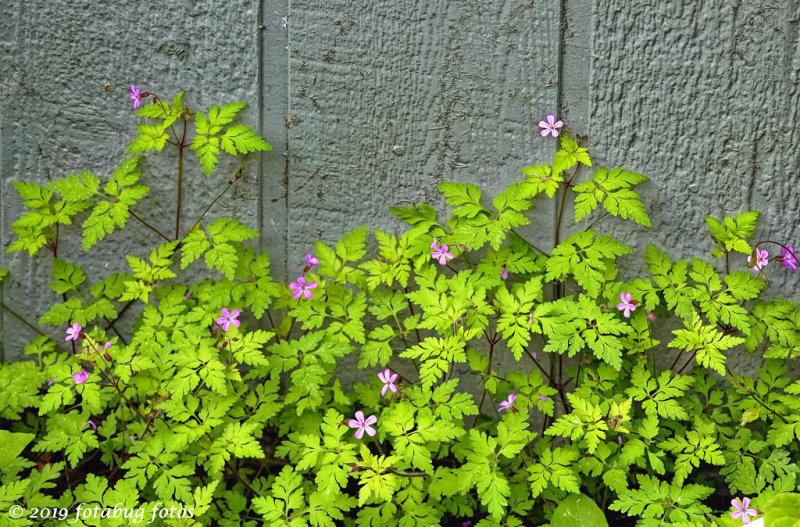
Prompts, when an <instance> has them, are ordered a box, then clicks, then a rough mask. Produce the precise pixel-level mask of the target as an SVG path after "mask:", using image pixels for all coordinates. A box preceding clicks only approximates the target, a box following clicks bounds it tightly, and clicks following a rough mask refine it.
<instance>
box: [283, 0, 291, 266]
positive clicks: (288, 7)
mask: <svg viewBox="0 0 800 527" xmlns="http://www.w3.org/2000/svg"><path fill="white" fill-rule="evenodd" d="M291 21H292V0H286V18H285V22H284V23H285V24H286V29H285V31H286V115H285V119H284V123H283V126H284V127H285V129H286V135H285V136H284V137H285V143H284V147H283V155H284V156H285V159H284V168H283V188H284V191H285V194H284V196H285V199H286V207H284V214H285V216H284V222H285V223H286V237H285V241H286V247H285V248H284V249H285V250H284V251H283V258H284V261H283V268H284V269H286V274H287V277H288V273H289V239H290V238H289V235H290V234H291V232H290V227H289V221H290V218H291V216H290V214H289V209H290V204H291V201H290V200H289V147H290V145H289V143H290V138H291V134H292V130H291V128H290V127H289V120H290V119H291V117H290V116H291V112H292V49H291V48H292V38H291V35H292V22H291Z"/></svg>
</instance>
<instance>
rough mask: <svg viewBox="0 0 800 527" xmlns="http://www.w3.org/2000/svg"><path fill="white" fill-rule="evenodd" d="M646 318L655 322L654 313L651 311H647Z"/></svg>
mask: <svg viewBox="0 0 800 527" xmlns="http://www.w3.org/2000/svg"><path fill="white" fill-rule="evenodd" d="M647 318H648V319H650V322H652V323H653V324H655V323H656V315H655V313H653V312H652V311H648V312H647Z"/></svg>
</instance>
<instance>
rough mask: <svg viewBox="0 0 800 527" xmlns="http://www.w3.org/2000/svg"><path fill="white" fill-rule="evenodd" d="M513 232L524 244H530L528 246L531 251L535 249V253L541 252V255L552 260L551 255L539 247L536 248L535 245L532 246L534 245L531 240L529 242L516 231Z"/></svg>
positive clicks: (512, 230)
mask: <svg viewBox="0 0 800 527" xmlns="http://www.w3.org/2000/svg"><path fill="white" fill-rule="evenodd" d="M511 232H513V233H514V235H515V236H516V237H517V238H519V239H520V240H522V241H523V242H525V243H526V244H528V246H529V247H530V248H531V249H533V250H534V251H539V252H540V253H541V254H543V255H545V256H547V257H548V258H550V255H549V254H547V253H546V252H545V251H543V250H541V249H539V248H538V247H536V246H535V245H534V244H532V243H531V242H530V241H529V240H527V239H526V238H524V237H523V236H522V235H521V234H520V233H518V232H517V231H516V230H514V229H511Z"/></svg>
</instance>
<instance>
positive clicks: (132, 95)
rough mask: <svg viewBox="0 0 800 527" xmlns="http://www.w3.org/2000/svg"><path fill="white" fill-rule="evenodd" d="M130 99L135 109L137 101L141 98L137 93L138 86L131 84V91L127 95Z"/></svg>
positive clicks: (137, 104) (137, 105)
mask: <svg viewBox="0 0 800 527" xmlns="http://www.w3.org/2000/svg"><path fill="white" fill-rule="evenodd" d="M129 97H130V98H131V100H132V101H133V108H134V109H136V108H138V107H139V101H140V100H141V98H142V96H141V95H140V94H139V88H137V87H136V86H134V85H133V84H131V93H130V95H129Z"/></svg>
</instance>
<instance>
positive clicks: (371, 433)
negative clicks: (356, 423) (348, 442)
mask: <svg viewBox="0 0 800 527" xmlns="http://www.w3.org/2000/svg"><path fill="white" fill-rule="evenodd" d="M364 429H365V430H366V431H367V433H368V434H369V436H370V437H373V436H374V435H375V429H374V428H372V427H370V426H367V427H364Z"/></svg>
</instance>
